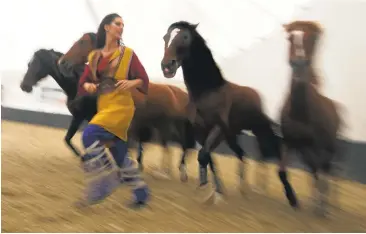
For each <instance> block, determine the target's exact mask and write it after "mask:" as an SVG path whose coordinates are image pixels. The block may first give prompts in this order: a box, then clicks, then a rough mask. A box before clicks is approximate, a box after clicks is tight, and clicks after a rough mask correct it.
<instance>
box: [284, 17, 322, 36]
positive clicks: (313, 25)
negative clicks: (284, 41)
mask: <svg viewBox="0 0 366 234" xmlns="http://www.w3.org/2000/svg"><path fill="white" fill-rule="evenodd" d="M284 27H285V29H286V30H287V31H291V30H292V29H294V28H297V27H304V28H307V29H310V30H311V31H312V32H314V33H318V34H323V32H324V30H323V27H322V26H321V25H320V23H318V22H316V21H305V20H296V21H292V22H290V23H289V24H286V25H284Z"/></svg>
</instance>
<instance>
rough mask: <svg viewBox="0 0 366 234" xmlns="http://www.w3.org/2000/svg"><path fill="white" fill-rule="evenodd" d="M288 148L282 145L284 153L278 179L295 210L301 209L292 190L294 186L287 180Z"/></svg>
mask: <svg viewBox="0 0 366 234" xmlns="http://www.w3.org/2000/svg"><path fill="white" fill-rule="evenodd" d="M288 151H289V149H288V147H287V146H286V145H285V144H283V145H282V153H281V152H280V153H281V158H280V161H279V165H278V166H279V169H278V177H279V178H280V180H281V182H282V185H283V188H284V190H285V195H286V197H287V200H288V202H289V204H290V205H291V206H292V207H293V208H299V202H298V200H297V198H296V194H295V191H294V189H293V188H292V185H291V184H290V182H289V181H288V178H287V164H288V162H287V158H288V155H289V154H288Z"/></svg>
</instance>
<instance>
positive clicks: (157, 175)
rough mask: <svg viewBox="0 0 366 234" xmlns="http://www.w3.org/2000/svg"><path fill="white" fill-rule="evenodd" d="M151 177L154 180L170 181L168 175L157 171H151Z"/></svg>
mask: <svg viewBox="0 0 366 234" xmlns="http://www.w3.org/2000/svg"><path fill="white" fill-rule="evenodd" d="M152 176H153V177H154V178H155V179H162V180H170V179H171V177H170V175H169V174H168V173H166V172H164V171H160V170H158V169H156V170H153V171H152Z"/></svg>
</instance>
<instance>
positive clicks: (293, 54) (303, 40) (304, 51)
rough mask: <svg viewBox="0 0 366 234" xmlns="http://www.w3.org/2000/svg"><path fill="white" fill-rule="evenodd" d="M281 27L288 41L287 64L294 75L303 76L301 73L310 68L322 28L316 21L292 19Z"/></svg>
mask: <svg viewBox="0 0 366 234" xmlns="http://www.w3.org/2000/svg"><path fill="white" fill-rule="evenodd" d="M283 27H284V29H285V31H286V33H287V34H288V40H289V42H290V48H289V64H290V66H291V67H292V69H293V70H294V73H295V74H296V77H303V76H301V74H302V73H303V72H305V71H308V70H310V69H309V68H310V66H311V65H312V61H313V58H314V53H315V52H316V51H315V50H316V45H317V42H318V41H319V38H320V36H321V35H322V33H323V30H322V28H321V27H320V25H318V23H316V22H312V21H294V22H291V23H289V24H287V25H283ZM300 73H301V74H300Z"/></svg>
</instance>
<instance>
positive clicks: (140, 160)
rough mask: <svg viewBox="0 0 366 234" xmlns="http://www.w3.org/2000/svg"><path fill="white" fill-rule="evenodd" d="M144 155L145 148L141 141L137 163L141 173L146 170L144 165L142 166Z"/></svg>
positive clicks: (138, 147)
mask: <svg viewBox="0 0 366 234" xmlns="http://www.w3.org/2000/svg"><path fill="white" fill-rule="evenodd" d="M143 153H144V148H143V146H142V141H141V140H139V142H138V146H137V163H138V167H139V170H140V171H141V172H142V171H143V170H144V165H143V164H142V159H143Z"/></svg>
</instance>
